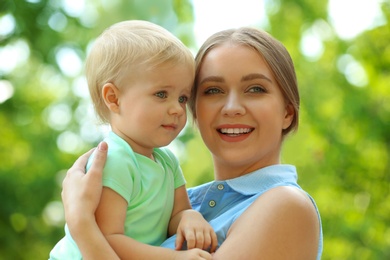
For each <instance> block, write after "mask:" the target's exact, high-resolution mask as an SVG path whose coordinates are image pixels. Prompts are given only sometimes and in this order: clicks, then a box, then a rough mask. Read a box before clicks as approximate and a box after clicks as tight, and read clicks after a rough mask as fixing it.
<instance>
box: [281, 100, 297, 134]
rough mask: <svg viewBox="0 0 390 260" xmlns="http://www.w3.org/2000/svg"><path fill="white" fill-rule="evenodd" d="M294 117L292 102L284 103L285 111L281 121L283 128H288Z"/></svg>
mask: <svg viewBox="0 0 390 260" xmlns="http://www.w3.org/2000/svg"><path fill="white" fill-rule="evenodd" d="M294 117H295V110H294V107H293V105H292V104H287V105H286V112H285V115H284V121H283V130H286V129H287V128H289V127H290V126H291V124H292V122H293V120H294Z"/></svg>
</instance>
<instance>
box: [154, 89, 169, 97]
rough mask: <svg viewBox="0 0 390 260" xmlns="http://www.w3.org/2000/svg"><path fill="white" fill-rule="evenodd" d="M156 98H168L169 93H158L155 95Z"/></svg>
mask: <svg viewBox="0 0 390 260" xmlns="http://www.w3.org/2000/svg"><path fill="white" fill-rule="evenodd" d="M154 95H155V96H156V97H158V98H167V97H168V94H167V92H165V91H160V92H157V93H156V94H154Z"/></svg>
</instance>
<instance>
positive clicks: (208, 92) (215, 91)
mask: <svg viewBox="0 0 390 260" xmlns="http://www.w3.org/2000/svg"><path fill="white" fill-rule="evenodd" d="M204 93H205V94H206V95H212V94H218V93H221V90H220V89H218V88H208V89H206V90H205V91H204Z"/></svg>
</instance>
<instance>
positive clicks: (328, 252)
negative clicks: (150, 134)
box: [0, 0, 390, 260]
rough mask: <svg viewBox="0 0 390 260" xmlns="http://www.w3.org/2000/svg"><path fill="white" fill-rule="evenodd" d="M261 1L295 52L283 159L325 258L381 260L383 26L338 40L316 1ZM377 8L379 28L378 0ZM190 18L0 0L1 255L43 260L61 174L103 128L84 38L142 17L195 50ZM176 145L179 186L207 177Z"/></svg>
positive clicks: (113, 5)
mask: <svg viewBox="0 0 390 260" xmlns="http://www.w3.org/2000/svg"><path fill="white" fill-rule="evenodd" d="M71 3H73V4H74V3H78V4H77V5H74V6H72V5H71ZM266 3H267V13H268V25H267V26H266V28H265V29H266V30H267V31H269V32H270V33H271V34H272V35H274V36H275V37H276V38H277V39H279V40H280V41H282V42H283V43H284V44H285V45H286V47H287V48H288V50H289V51H290V53H291V55H292V56H293V59H294V62H295V65H296V69H297V75H298V81H299V84H300V91H301V100H302V101H301V121H300V129H299V131H298V132H297V133H295V134H294V135H292V136H290V137H289V138H288V139H287V140H286V143H285V145H284V150H283V162H285V163H290V164H294V165H296V166H297V168H298V172H299V174H300V175H299V178H300V184H301V186H302V187H303V188H304V189H306V190H307V191H308V192H309V193H310V194H311V195H312V196H313V197H314V198H315V199H316V201H317V204H318V206H319V208H320V212H321V215H322V221H323V230H324V254H323V259H332V260H334V259H390V203H388V201H387V200H388V199H390V198H389V197H390V192H389V191H390V161H389V157H390V102H389V101H390V86H389V82H390V44H389V43H390V24H389V23H385V24H384V25H381V26H379V27H376V28H374V29H370V30H368V31H365V32H363V33H362V34H360V35H358V36H357V37H355V38H353V39H348V40H345V39H344V40H343V39H340V38H339V37H338V36H337V34H336V33H335V30H334V28H333V27H332V25H331V23H330V22H329V17H328V12H327V4H328V3H327V1H326V0H321V1H310V0H299V1H288V0H279V1H274V2H270V1H266ZM71 7H72V8H71ZM243 8H244V6H243ZM345 11H346V12H350V11H352V10H345ZM382 12H383V15H384V17H385V18H386V21H388V20H389V19H390V4H389V3H388V1H383V2H382ZM193 16H194V15H193V7H192V5H191V2H190V1H189V0H173V1H168V0H160V1H157V0H145V1H136V0H132V1H130V0H129V1H125V0H122V1H121V0H116V1H108V0H95V1H93V0H85V1H65V0H2V1H1V2H0V57H2V60H1V61H0V125H1V127H0V140H1V142H0V201H1V206H0V230H1V234H0V256H1V257H0V258H4V259H31V258H34V259H45V258H47V257H48V253H49V251H50V250H51V248H52V247H53V246H54V244H55V243H56V242H57V241H58V240H59V239H60V238H61V237H62V236H63V224H64V223H63V212H62V205H61V203H60V191H61V188H60V186H61V181H62V178H63V173H64V171H65V170H66V169H67V168H69V166H70V165H71V164H72V163H73V161H74V160H75V159H76V158H77V156H78V155H79V154H80V153H82V152H84V151H86V150H87V149H88V148H90V147H92V146H94V145H96V143H97V142H98V140H100V138H101V134H99V133H100V132H101V131H103V130H102V129H101V128H99V127H97V126H95V124H94V122H93V121H94V119H91V117H92V118H93V116H92V115H91V113H90V110H91V107H90V106H89V103H88V100H89V97H88V93H87V92H86V90H85V89H86V86H85V81H83V76H82V75H83V72H82V66H81V64H82V62H83V60H84V59H85V53H86V51H87V49H88V46H89V44H90V43H91V41H93V39H94V38H95V37H96V36H97V35H99V34H100V33H101V31H102V30H103V29H104V28H106V27H108V26H109V25H111V24H113V23H115V22H118V21H121V20H126V19H144V20H149V21H152V22H155V23H157V24H160V25H162V26H163V27H165V28H167V29H168V30H170V31H171V32H173V33H174V34H175V35H177V36H178V37H179V38H180V39H181V40H183V42H184V43H185V44H186V45H187V46H189V47H191V48H193V49H194V48H195V40H194V35H193V32H192V26H193V21H194V17H193ZM199 19H201V18H199ZM7 28H11V29H9V30H7ZM310 33H311V34H312V35H313V34H314V35H316V36H317V39H320V43H321V46H322V47H323V52H322V53H320V55H317V56H314V57H313V56H310V55H304V53H303V51H302V42H303V40H304V37H305V35H306V36H307V35H308V34H310ZM15 53H16V55H15ZM70 58H72V59H73V60H72V59H70ZM64 60H65V63H64ZM70 61H73V62H75V63H74V64H76V65H75V66H73V67H70V68H69V67H66V65H67V62H68V63H69V62H70ZM4 64H5V65H4ZM77 64H80V68H79V69H77V68H78V66H77ZM7 94H8V95H7ZM4 97H8V99H7V98H4ZM174 148H175V149H178V150H179V152H180V155H181V156H180V159H181V162H182V167H183V170H184V172H185V175H186V178H187V180H188V186H194V185H197V184H199V183H202V182H206V181H210V180H212V179H213V176H212V172H213V169H212V163H211V159H210V156H209V152H208V151H207V149H206V148H205V147H204V145H203V143H202V141H201V139H200V137H199V135H198V133H197V131H196V130H193V128H191V127H188V128H186V130H185V131H184V132H183V133H182V135H181V136H180V137H179V140H178V141H177V142H176V144H175V145H174ZM182 151H183V152H182ZM199 162H202V163H199Z"/></svg>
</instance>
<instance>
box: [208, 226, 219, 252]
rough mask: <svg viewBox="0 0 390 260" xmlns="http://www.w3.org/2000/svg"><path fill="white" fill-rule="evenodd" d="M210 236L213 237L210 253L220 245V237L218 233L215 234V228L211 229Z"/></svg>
mask: <svg viewBox="0 0 390 260" xmlns="http://www.w3.org/2000/svg"><path fill="white" fill-rule="evenodd" d="M210 237H211V246H210V253H214V252H215V251H216V250H217V247H218V238H217V234H215V232H214V230H211V232H210Z"/></svg>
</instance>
